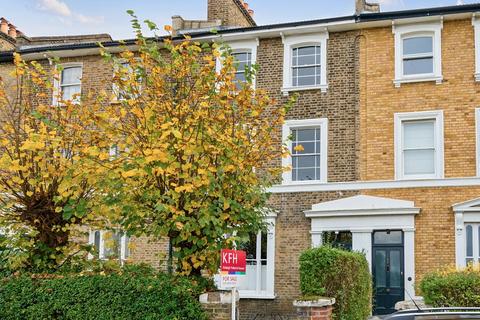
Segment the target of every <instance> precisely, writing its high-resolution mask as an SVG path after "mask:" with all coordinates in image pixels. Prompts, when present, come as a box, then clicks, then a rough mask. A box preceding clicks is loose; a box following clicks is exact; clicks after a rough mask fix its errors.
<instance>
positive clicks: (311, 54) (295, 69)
mask: <svg viewBox="0 0 480 320" xmlns="http://www.w3.org/2000/svg"><path fill="white" fill-rule="evenodd" d="M320 52H321V49H320V46H307V47H298V48H294V49H293V55H292V85H293V86H294V87H298V86H316V85H319V84H320V83H321V76H320V75H321V54H320Z"/></svg>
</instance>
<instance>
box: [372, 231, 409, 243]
mask: <svg viewBox="0 0 480 320" xmlns="http://www.w3.org/2000/svg"><path fill="white" fill-rule="evenodd" d="M402 236H403V233H402V231H375V233H374V234H373V242H374V243H375V244H402Z"/></svg>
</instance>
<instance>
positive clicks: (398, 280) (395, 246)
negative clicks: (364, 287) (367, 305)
mask: <svg viewBox="0 0 480 320" xmlns="http://www.w3.org/2000/svg"><path fill="white" fill-rule="evenodd" d="M372 249H373V250H372V251H373V252H372V253H373V256H372V264H373V265H372V271H373V283H374V288H373V292H374V301H373V305H374V313H375V314H390V313H393V312H395V304H396V303H397V302H399V301H403V300H404V299H405V295H404V292H405V288H404V270H403V266H404V263H403V260H404V257H403V232H402V231H377V232H375V233H374V236H373V248H372Z"/></svg>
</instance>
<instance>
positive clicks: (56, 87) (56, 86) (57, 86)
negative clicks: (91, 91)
mask: <svg viewBox="0 0 480 320" xmlns="http://www.w3.org/2000/svg"><path fill="white" fill-rule="evenodd" d="M58 67H59V68H62V69H65V68H72V67H80V68H81V72H82V73H81V75H80V93H81V90H82V87H83V79H82V77H83V71H84V70H83V62H65V63H62V64H60V65H59V66H58ZM61 83H62V72H61V71H60V72H59V75H58V77H55V79H53V95H52V105H54V106H58V104H59V97H60V95H61V94H62V93H61V89H62V88H61Z"/></svg>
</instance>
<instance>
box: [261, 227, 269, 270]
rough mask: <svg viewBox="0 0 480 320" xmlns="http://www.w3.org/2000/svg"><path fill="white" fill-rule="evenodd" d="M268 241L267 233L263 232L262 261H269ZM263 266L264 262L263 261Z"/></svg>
mask: <svg viewBox="0 0 480 320" xmlns="http://www.w3.org/2000/svg"><path fill="white" fill-rule="evenodd" d="M267 240H268V235H267V233H265V232H262V243H261V247H260V251H261V253H262V254H261V258H260V259H262V260H263V259H267ZM262 264H263V261H262ZM265 264H266V263H265Z"/></svg>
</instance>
